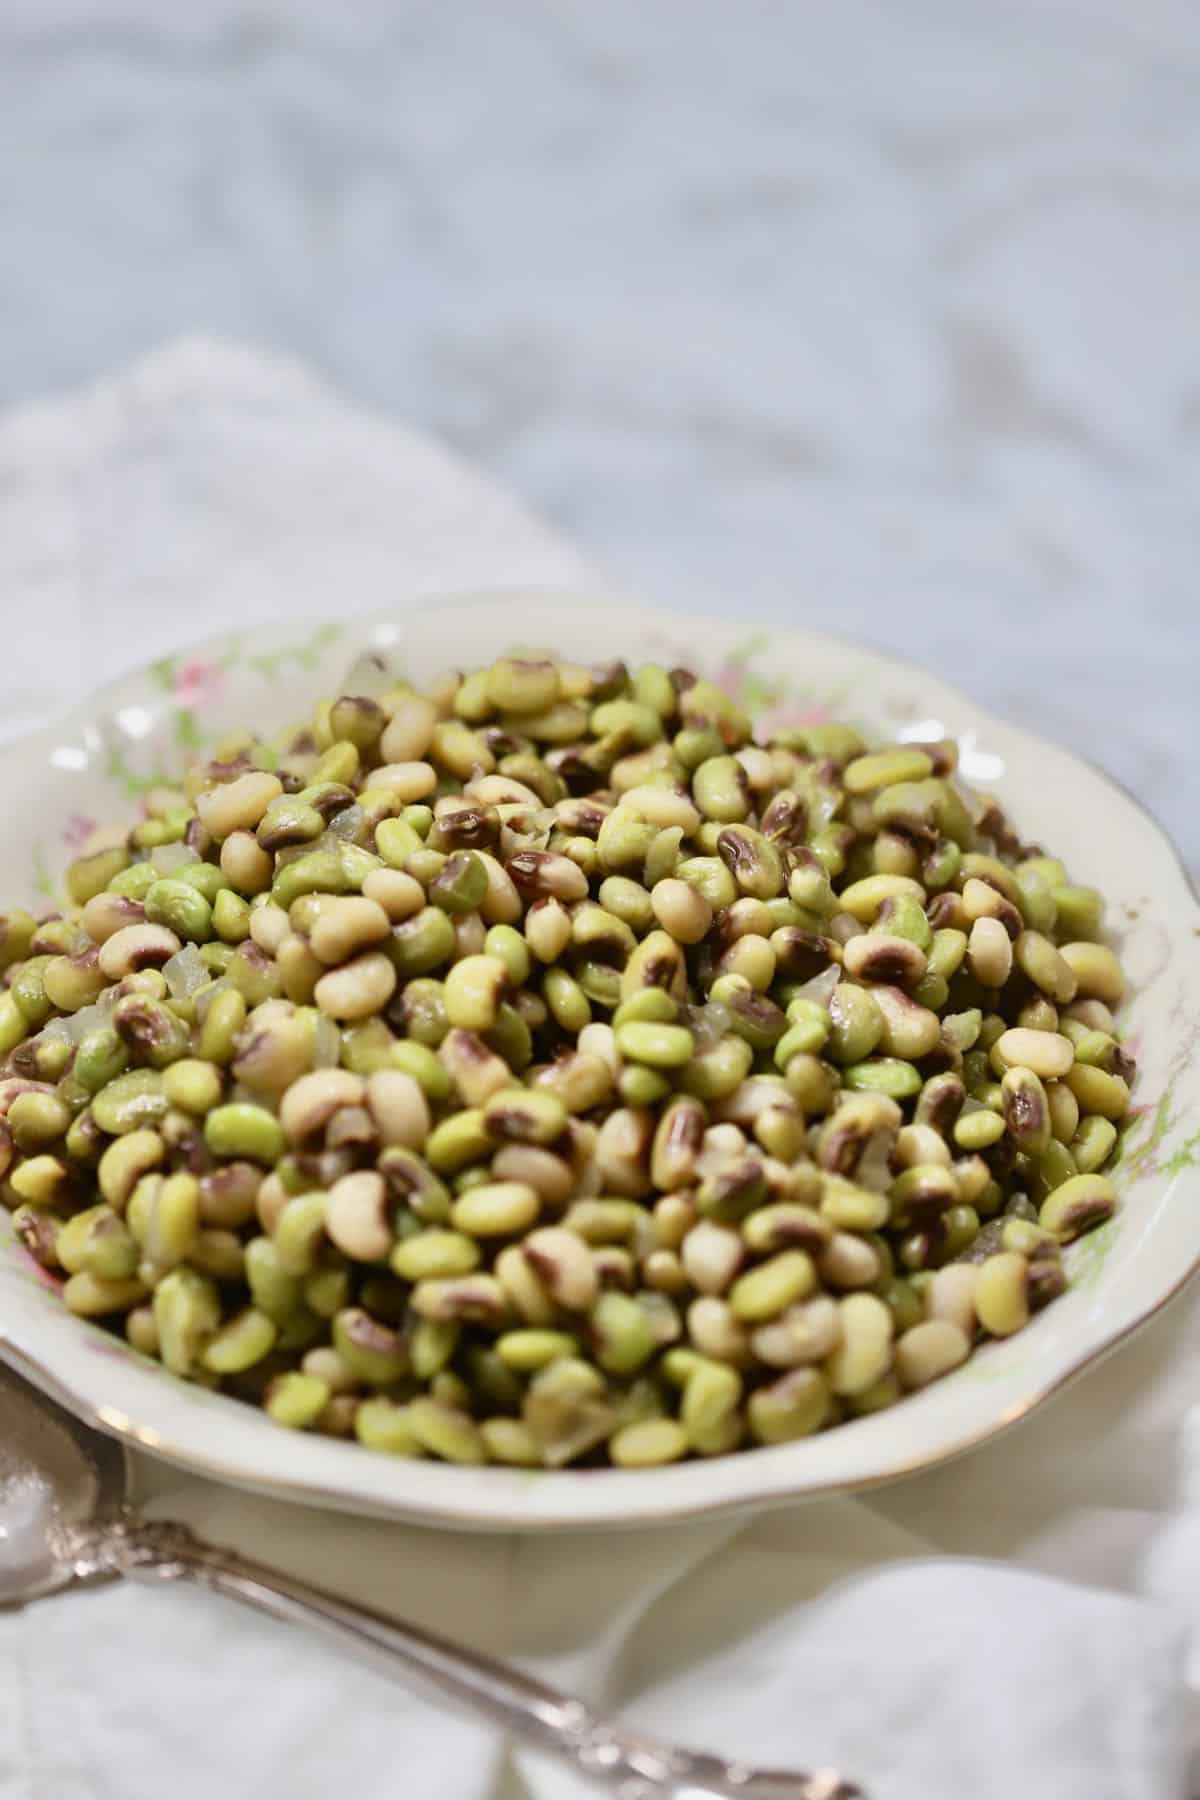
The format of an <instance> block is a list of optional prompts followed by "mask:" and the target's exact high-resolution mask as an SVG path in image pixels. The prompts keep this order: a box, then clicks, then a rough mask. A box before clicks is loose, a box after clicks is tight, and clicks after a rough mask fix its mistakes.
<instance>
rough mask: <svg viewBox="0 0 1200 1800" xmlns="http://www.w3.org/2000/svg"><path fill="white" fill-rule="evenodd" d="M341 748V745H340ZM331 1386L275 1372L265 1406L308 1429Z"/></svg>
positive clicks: (294, 1426)
mask: <svg viewBox="0 0 1200 1800" xmlns="http://www.w3.org/2000/svg"><path fill="white" fill-rule="evenodd" d="M339 748H340V746H339ZM329 1400H330V1389H329V1386H328V1384H327V1383H326V1382H324V1381H321V1380H320V1379H319V1378H318V1377H317V1376H316V1375H303V1374H301V1372H300V1371H299V1370H298V1369H291V1370H289V1371H288V1372H287V1373H286V1374H285V1375H277V1376H276V1377H275V1379H274V1381H272V1383H271V1385H270V1386H269V1387H268V1389H267V1394H266V1399H265V1401H264V1405H265V1407H266V1410H267V1412H268V1413H269V1414H270V1416H271V1418H273V1419H274V1421H275V1423H276V1424H277V1425H286V1426H288V1427H289V1428H290V1429H291V1430H293V1431H307V1430H308V1428H309V1427H310V1426H312V1425H315V1424H316V1422H317V1420H318V1419H319V1418H320V1416H321V1414H322V1413H323V1412H324V1410H325V1408H326V1406H328V1404H329Z"/></svg>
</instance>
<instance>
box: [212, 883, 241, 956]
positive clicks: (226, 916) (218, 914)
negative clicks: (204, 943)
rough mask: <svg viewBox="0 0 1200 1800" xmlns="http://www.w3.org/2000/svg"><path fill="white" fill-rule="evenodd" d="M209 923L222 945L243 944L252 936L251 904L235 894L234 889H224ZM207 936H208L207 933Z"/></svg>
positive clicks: (219, 895) (213, 909) (218, 896)
mask: <svg viewBox="0 0 1200 1800" xmlns="http://www.w3.org/2000/svg"><path fill="white" fill-rule="evenodd" d="M209 923H210V926H211V928H212V930H213V931H215V932H216V934H217V936H218V937H219V938H220V939H221V941H222V943H225V944H241V943H243V942H244V941H245V940H246V938H248V937H249V936H250V902H249V901H248V900H243V898H242V896H241V895H240V894H235V893H234V891H233V889H232V888H222V889H221V892H220V893H219V894H218V895H217V898H216V901H215V903H214V905H213V907H212V910H211V913H210V915H209ZM205 936H206V937H207V936H208V933H207V932H206V933H205Z"/></svg>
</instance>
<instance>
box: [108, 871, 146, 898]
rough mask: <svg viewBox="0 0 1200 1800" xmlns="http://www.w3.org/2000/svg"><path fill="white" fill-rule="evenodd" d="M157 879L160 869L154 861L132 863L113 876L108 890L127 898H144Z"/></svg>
mask: <svg viewBox="0 0 1200 1800" xmlns="http://www.w3.org/2000/svg"><path fill="white" fill-rule="evenodd" d="M157 880H158V870H157V869H156V868H155V867H154V864H153V863H149V862H135V863H130V865H129V867H128V868H127V869H122V870H121V873H120V874H119V875H114V876H113V877H112V880H111V881H110V882H109V884H108V892H109V893H110V894H120V895H121V896H122V898H123V899H125V900H144V899H145V898H146V895H147V894H148V893H149V891H150V889H151V888H152V887H153V886H154V884H155V882H156V881H157Z"/></svg>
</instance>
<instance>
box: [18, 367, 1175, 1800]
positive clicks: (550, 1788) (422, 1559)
mask: <svg viewBox="0 0 1200 1800" xmlns="http://www.w3.org/2000/svg"><path fill="white" fill-rule="evenodd" d="M589 579H594V576H593V575H592V573H591V572H590V571H589V570H588V568H587V566H586V564H585V563H584V561H583V559H582V558H581V557H580V556H579V555H578V554H577V552H576V551H575V550H574V549H573V548H572V547H571V546H570V545H569V544H566V543H564V542H563V541H562V540H561V539H560V538H558V537H556V536H555V535H554V534H553V533H552V532H550V531H549V530H548V529H547V528H546V527H545V526H543V525H542V524H540V523H539V522H538V521H537V520H535V519H532V518H530V517H529V516H528V515H527V514H526V513H525V512H524V510H523V509H522V508H521V507H520V506H519V505H518V504H517V503H516V502H514V501H512V500H511V499H509V498H508V497H507V496H506V495H505V494H503V493H501V492H498V491H497V490H496V489H495V488H494V487H492V486H491V485H490V484H489V483H487V482H486V481H485V480H483V479H482V478H481V477H480V476H479V475H477V474H476V473H475V472H474V471H472V470H470V469H469V468H466V467H464V466H463V465H462V464H461V463H460V462H458V461H457V460H456V459H455V458H453V457H452V456H450V455H449V454H448V453H447V452H445V451H443V450H442V449H441V448H440V447H438V446H436V445H434V444H431V443H430V442H429V441H428V440H427V439H425V438H423V437H421V436H419V435H417V434H415V433H412V432H410V431H408V430H406V429H404V428H403V427H400V426H397V425H394V424H385V423H383V422H381V421H379V420H377V419H373V418H371V417H368V416H366V415H364V414H362V413H361V412H358V411H356V410H355V409H353V408H351V407H349V406H347V405H345V404H343V402H342V401H340V400H339V399H338V398H337V397H336V396H335V395H333V394H331V393H330V392H329V391H328V390H327V389H326V388H324V387H323V386H321V385H320V384H319V383H318V382H317V381H316V380H314V379H313V378H312V377H310V376H309V375H308V374H306V373H305V372H304V371H303V370H301V369H298V368H297V367H296V366H294V365H292V364H289V363H286V362H283V361H279V360H275V359H268V358H264V357H261V356H259V355H257V354H255V353H252V352H249V351H244V350H239V349H235V348H231V347H225V346H218V345H212V344H207V343H188V344H184V345H181V346H178V347H175V348H173V349H170V350H168V351H165V352H162V353H159V354H157V355H155V356H153V357H151V358H148V359H146V360H145V361H144V362H142V363H139V364H137V365H135V367H134V368H133V369H131V370H130V371H128V372H126V373H123V374H121V375H119V376H117V377H114V378H111V379H109V380H106V381H104V382H102V383H100V384H98V385H96V386H94V387H92V388H90V389H88V390H86V391H85V392H83V393H81V394H79V395H77V396H69V397H67V398H66V399H63V400H60V401H55V402H52V403H47V404H44V405H39V406H37V407H31V408H26V409H23V411H22V412H21V413H19V414H14V415H10V417H9V418H8V419H7V420H5V421H2V422H0V582H2V584H3V589H4V591H5V592H6V593H7V595H8V596H10V600H11V597H12V596H19V597H20V600H21V605H22V608H23V609H24V610H26V611H27V616H28V617H29V618H30V619H36V621H37V626H36V630H34V629H28V630H26V631H25V632H23V633H22V634H20V635H19V636H18V637H17V638H16V639H15V640H13V641H12V642H11V643H10V645H9V646H8V648H7V650H6V658H5V662H4V664H3V666H2V667H0V698H2V699H3V706H2V707H0V719H2V720H3V722H4V725H5V727H6V728H7V729H16V728H20V727H21V726H29V725H32V724H33V723H35V722H36V721H37V720H39V719H40V718H42V717H44V716H45V715H46V714H47V713H48V712H51V711H53V710H54V709H56V708H58V707H61V706H62V705H64V704H66V703H67V702H69V701H71V700H73V699H75V698H77V697H78V696H80V695H81V694H83V693H84V692H86V690H87V688H88V687H89V686H91V685H93V684H94V683H95V682H96V681H98V680H100V679H102V678H104V677H105V676H107V675H109V674H112V673H115V672H116V671H117V670H118V669H120V668H121V667H124V666H127V665H128V664H129V663H130V662H131V661H133V660H135V659H144V658H148V657H150V656H152V655H154V654H156V653H158V652H161V651H165V650H167V649H169V648H173V647H177V646H178V645H180V644H182V643H186V642H187V640H188V639H189V637H193V636H196V635H201V634H205V633H208V632H212V631H217V630H220V629H222V628H224V627H226V626H232V625H235V624H245V623H248V622H251V621H260V620H267V619H271V618H283V617H285V616H289V615H297V614H299V615H311V614H319V613H321V612H322V611H327V612H328V611H333V612H340V611H350V610H370V609H373V608H377V607H382V606H385V605H388V604H397V605H403V604H406V603H408V602H409V601H411V599H412V598H413V597H414V596H417V595H420V594H422V593H434V592H437V591H438V590H439V589H441V590H447V589H453V588H456V587H467V586H470V585H472V584H475V585H491V584H503V583H510V584H511V583H514V582H520V581H536V582H539V583H541V584H554V583H564V584H567V583H575V584H581V583H583V582H586V581H587V580H589ZM1198 1351H1200V1307H1198V1305H1197V1302H1196V1301H1194V1300H1185V1301H1183V1302H1181V1303H1180V1304H1178V1305H1177V1306H1175V1307H1174V1308H1173V1309H1171V1310H1170V1311H1169V1312H1168V1314H1167V1315H1166V1316H1165V1317H1164V1318H1162V1319H1160V1320H1158V1321H1157V1322H1155V1323H1154V1324H1153V1325H1152V1326H1151V1327H1149V1328H1148V1329H1147V1330H1146V1331H1145V1332H1144V1333H1143V1334H1142V1335H1141V1337H1140V1338H1139V1339H1138V1340H1137V1341H1136V1343H1135V1344H1134V1345H1132V1346H1130V1347H1128V1348H1126V1349H1125V1350H1123V1351H1122V1352H1121V1353H1120V1354H1119V1355H1117V1356H1115V1357H1113V1358H1112V1359H1110V1360H1109V1361H1108V1362H1106V1363H1105V1364H1104V1365H1103V1366H1102V1367H1101V1368H1099V1369H1097V1370H1093V1371H1092V1372H1091V1373H1090V1374H1088V1375H1087V1376H1085V1377H1084V1378H1082V1379H1081V1380H1079V1381H1078V1382H1076V1383H1075V1384H1074V1386H1073V1387H1072V1388H1071V1390H1070V1391H1069V1392H1068V1393H1067V1394H1066V1395H1064V1396H1062V1397H1060V1398H1059V1399H1057V1400H1056V1401H1054V1402H1052V1403H1051V1404H1050V1405H1049V1406H1048V1407H1046V1408H1044V1409H1043V1410H1042V1411H1041V1412H1040V1413H1039V1414H1037V1415H1036V1416H1035V1417H1034V1418H1033V1419H1032V1420H1030V1421H1028V1422H1026V1423H1025V1424H1023V1425H1019V1426H1018V1427H1017V1428H1016V1429H1014V1430H1013V1431H1011V1432H1010V1433H1009V1434H1007V1435H1006V1436H1004V1437H1002V1438H1000V1439H997V1440H995V1441H994V1442H993V1443H991V1444H989V1445H987V1446H985V1447H984V1448H982V1449H981V1450H979V1451H977V1452H975V1453H974V1454H973V1455H971V1456H969V1457H966V1458H964V1459H962V1460H960V1461H957V1462H955V1463H952V1464H950V1465H948V1466H947V1467H945V1468H942V1469H939V1470H935V1471H932V1472H930V1473H928V1474H926V1475H923V1476H919V1477H915V1478H912V1479H909V1480H907V1481H905V1482H903V1483H900V1484H898V1485H896V1486H893V1487H890V1488H886V1489H883V1490H880V1491H878V1492H873V1493H870V1494H867V1495H863V1496H859V1497H855V1498H847V1499H842V1500H822V1501H818V1502H813V1503H811V1504H809V1505H800V1506H794V1507H790V1508H786V1509H783V1510H780V1511H778V1512H776V1513H773V1514H770V1515H767V1516H765V1517H761V1518H759V1519H756V1520H755V1519H750V1520H739V1519H733V1520H730V1519H722V1520H720V1521H718V1522H713V1523H698V1524H689V1525H686V1526H681V1527H678V1528H675V1529H671V1530H669V1531H662V1530H660V1531H656V1532H637V1533H632V1532H631V1533H610V1534H598V1533H592V1534H588V1535H585V1536H581V1537H542V1538H498V1537H470V1536H453V1535H450V1534H445V1535H443V1534H437V1533H431V1532H428V1531H417V1530H409V1529H406V1528H403V1527H400V1526H396V1525H390V1524H384V1523H380V1522H374V1521H368V1520H355V1519H348V1518H340V1517H338V1516H336V1515H334V1514H331V1513H327V1512H320V1511H317V1510H314V1509H311V1508H307V1507H289V1506H285V1505H281V1504H276V1503H273V1502H269V1501H265V1500H260V1499H257V1498H253V1497H249V1496H245V1495H241V1494H238V1493H236V1492H235V1491H233V1490H230V1489H223V1488H220V1487H217V1486H215V1485H212V1484H210V1483H206V1482H202V1481H198V1480H193V1479H192V1478H190V1477H188V1476H185V1475H183V1474H181V1473H180V1472H179V1471H177V1470H173V1469H169V1468H166V1467H163V1466H159V1465H155V1464H151V1463H149V1462H142V1463H141V1464H140V1465H139V1471H140V1479H141V1483H142V1486H143V1489H144V1492H145V1494H146V1496H147V1503H148V1505H149V1507H150V1510H151V1511H152V1512H154V1513H155V1514H156V1515H158V1516H162V1517H177V1518H182V1519H185V1520H186V1521H187V1522H189V1523H190V1524H192V1525H193V1526H195V1527H196V1528H197V1529H198V1530H200V1531H202V1532H203V1533H204V1534H205V1535H207V1536H209V1537H210V1538H212V1539H213V1540H215V1541H218V1542H223V1543H227V1544H231V1545H233V1546H235V1547H236V1548H238V1549H240V1550H242V1551H243V1552H245V1553H247V1554H250V1555H257V1556H259V1557H261V1558H262V1559H264V1560H266V1561H268V1562H273V1563H275V1564H276V1565H278V1566H280V1567H283V1568H286V1569H289V1570H291V1571H293V1572H294V1573H297V1574H300V1575H303V1576H305V1577H307V1578H308V1579H310V1580H312V1581H315V1582H317V1583H320V1584H322V1585H324V1586H327V1587H332V1588H336V1589H337V1590H339V1591H341V1592H343V1593H345V1594H348V1595H350V1596H357V1597H359V1598H361V1599H364V1600H369V1601H370V1602H371V1603H372V1604H373V1605H375V1606H377V1607H381V1608H383V1609H384V1610H390V1611H393V1612H394V1613H396V1614H397V1615H398V1616H405V1617H409V1618H412V1619H414V1620H416V1621H418V1622H420V1623H423V1624H425V1625H427V1626H431V1627H434V1628H436V1629H437V1630H439V1631H441V1632H443V1633H446V1634H448V1635H451V1636H454V1637H457V1638H460V1639H461V1640H463V1641H464V1642H470V1643H472V1644H475V1645H476V1646H477V1647H479V1648H480V1649H482V1650H485V1651H487V1652H489V1653H491V1654H495V1655H503V1656H508V1657H511V1658H513V1659H515V1660H518V1661H520V1662H521V1663H522V1664H524V1665H525V1666H526V1667H527V1668H528V1669H529V1670H530V1671H531V1672H536V1673H537V1674H538V1675H539V1676H541V1677H542V1678H543V1679H547V1680H551V1681H554V1682H557V1683H559V1684H561V1685H562V1686H564V1687H567V1688H569V1689H572V1690H574V1691H577V1692H579V1693H580V1694H582V1695H583V1696H585V1697H586V1698H587V1699H588V1700H590V1701H591V1702H592V1703H593V1704H594V1705H596V1706H604V1707H610V1708H613V1709H618V1710H619V1711H620V1712H621V1713H622V1715H623V1716H624V1717H626V1718H628V1719H629V1720H630V1721H631V1722H633V1723H636V1724H637V1725H638V1726H639V1727H640V1728H641V1729H643V1730H645V1731H648V1732H653V1733H657V1734H659V1735H660V1736H662V1737H664V1738H668V1739H677V1740H679V1741H683V1742H690V1743H695V1744H700V1745H704V1746H707V1747H711V1748H713V1749H717V1750H720V1751H721V1752H722V1753H725V1754H729V1755H739V1756H742V1757H744V1758H746V1759H750V1760H757V1761H760V1762H766V1763H768V1764H776V1765H785V1766H786V1765H794V1766H797V1767H813V1766H817V1765H820V1764H824V1763H836V1764H837V1765H838V1766H839V1767H841V1768H842V1769H843V1770H844V1771H845V1772H847V1773H848V1774H851V1775H853V1776H855V1777H856V1778H857V1779H859V1780H860V1781H862V1782H863V1783H864V1784H866V1785H867V1786H868V1787H869V1789H870V1793H871V1795H872V1797H873V1800H959V1797H960V1796H963V1795H966V1794H968V1793H969V1794H971V1795H972V1796H977V1797H978V1800H1002V1797H1003V1800H1013V1797H1017V1796H1019V1797H1020V1800H1184V1797H1185V1796H1188V1795H1189V1794H1195V1793H1200V1787H1197V1786H1195V1785H1194V1784H1191V1785H1190V1784H1189V1780H1188V1773H1187V1771H1188V1763H1189V1754H1190V1749H1191V1746H1192V1745H1193V1743H1195V1742H1197V1741H1200V1739H1198V1734H1197V1730H1196V1717H1197V1715H1196V1708H1195V1701H1194V1692H1195V1688H1196V1686H1197V1685H1198V1684H1200V1632H1198V1630H1197V1626H1198V1625H1200V1407H1198V1406H1197V1404H1196V1396H1197V1381H1196V1377H1195V1376H1194V1374H1193V1370H1194V1369H1195V1368H1196V1366H1197V1352H1198ZM594 1791H595V1790H594V1789H592V1788H591V1787H590V1786H587V1785H585V1784H584V1783H583V1782H582V1781H581V1780H580V1779H579V1778H578V1777H577V1776H575V1775H574V1774H572V1773H571V1772H569V1771H567V1770H565V1769H563V1768H562V1767H560V1766H558V1765H555V1764H552V1763H551V1762H550V1761H548V1760H547V1759H546V1758H545V1757H543V1756H540V1755H539V1756H535V1755H531V1754H529V1753H526V1752H521V1751H518V1750H514V1748H513V1747H512V1746H510V1745H506V1744H505V1743H503V1742H502V1741H501V1740H500V1738H499V1737H498V1736H496V1735H495V1734H493V1733H492V1732H491V1731H489V1730H487V1729H484V1728H482V1727H480V1726H477V1725H476V1724H475V1723H474V1722H473V1721H472V1720H471V1719H470V1718H469V1717H466V1716H464V1715H462V1714H461V1713H455V1714H449V1713H447V1712H444V1711H441V1710H438V1709H437V1708H435V1707H433V1706H432V1705H430V1704H429V1703H428V1702H427V1701H426V1700H424V1699H422V1698H418V1697H415V1696H414V1695H412V1694H410V1693H409V1692H408V1691H407V1690H406V1689H405V1688H404V1687H402V1686H395V1685H393V1684H391V1683H389V1682H387V1681H385V1680H384V1679H383V1678H382V1677H380V1676H379V1675H377V1674H374V1673H371V1672H369V1671H366V1670H364V1669H363V1668H361V1667H360V1666H359V1665H358V1664H356V1663H355V1662H353V1661H351V1660H350V1659H349V1658H347V1657H346V1656H345V1655H343V1654H341V1653H339V1652H338V1651H337V1650H336V1649H335V1648H332V1647H330V1645H329V1644H327V1643H326V1642H324V1641H323V1640H321V1639H320V1638H318V1637H316V1636H310V1635H306V1634H305V1633H303V1632H299V1631H295V1630H290V1629H287V1628H285V1627H283V1626H279V1625H276V1624H274V1623H273V1622H271V1621H269V1620H267V1619H263V1618H260V1617H258V1616H256V1615H255V1614H253V1613H249V1612H243V1611H241V1610H240V1609H238V1608H236V1607H234V1606H233V1605H232V1604H231V1603H230V1602H228V1601H225V1600H221V1599H218V1598H217V1597H215V1596H213V1595H210V1594H206V1593H203V1592H199V1591H193V1590H185V1589H168V1588H164V1589H145V1588H139V1587H134V1586H132V1585H126V1586H123V1587H121V1586H118V1587H112V1588H106V1589H102V1590H97V1591H94V1592H89V1593H80V1594H74V1595H67V1596H63V1597H60V1598H58V1599H56V1600H52V1601H46V1602H43V1603H41V1604H40V1605H37V1606H35V1607H32V1608H30V1609H29V1610H28V1611H27V1612H25V1613H23V1614H10V1615H0V1800H161V1796H162V1795H163V1794H164V1793H168V1794H169V1795H170V1796H171V1800H210V1796H211V1795H212V1794H213V1793H226V1794H229V1795H236V1796H240V1795H243V1794H244V1795H250V1794H263V1795H271V1796H274V1795H284V1794H286V1795H287V1796H288V1800H326V1797H327V1796H330V1795H335V1794H340V1793H343V1792H344V1793H346V1794H353V1795H354V1797H355V1800H396V1797H398V1796H401V1795H409V1794H413V1795H417V1794H419V1795H420V1796H421V1797H422V1800H577V1797H578V1800H583V1796H584V1795H586V1794H589V1793H592V1792H594Z"/></svg>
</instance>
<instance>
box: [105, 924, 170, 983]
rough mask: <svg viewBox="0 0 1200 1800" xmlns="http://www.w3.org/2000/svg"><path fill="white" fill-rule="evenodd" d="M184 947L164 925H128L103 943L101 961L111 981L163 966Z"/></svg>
mask: <svg viewBox="0 0 1200 1800" xmlns="http://www.w3.org/2000/svg"><path fill="white" fill-rule="evenodd" d="M181 948H182V946H181V944H180V941H179V939H178V938H177V937H176V935H175V933H174V932H173V931H169V930H168V929H167V927H166V926H165V925H125V926H123V927H122V928H121V930H120V931H114V932H113V934H112V936H111V937H109V938H106V939H105V941H104V942H103V943H102V944H101V945H100V949H99V957H98V961H99V966H100V970H101V973H102V974H103V975H105V976H106V977H107V979H108V980H109V981H121V980H123V979H124V977H125V976H127V975H133V974H136V973H137V972H138V971H139V970H141V969H159V968H161V967H162V965H163V963H165V962H169V961H170V959H171V957H172V956H174V955H176V954H177V953H178V951H179V950H180V949H181Z"/></svg>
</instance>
